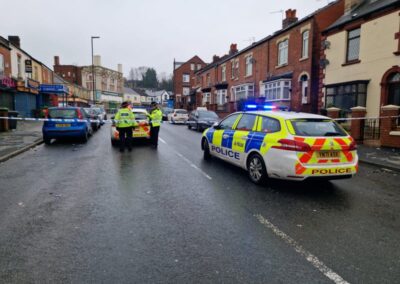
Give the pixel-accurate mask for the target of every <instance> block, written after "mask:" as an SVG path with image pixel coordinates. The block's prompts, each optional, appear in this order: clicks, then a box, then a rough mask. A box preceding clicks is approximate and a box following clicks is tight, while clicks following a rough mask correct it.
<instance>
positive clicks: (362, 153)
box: [0, 121, 400, 172]
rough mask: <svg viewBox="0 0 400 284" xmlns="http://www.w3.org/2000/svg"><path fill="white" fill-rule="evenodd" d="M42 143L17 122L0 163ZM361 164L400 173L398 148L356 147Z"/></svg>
mask: <svg viewBox="0 0 400 284" xmlns="http://www.w3.org/2000/svg"><path fill="white" fill-rule="evenodd" d="M41 143H43V140H42V122H31V121H18V124H17V129H16V130H11V131H8V132H0V162H4V161H6V160H8V159H10V158H12V157H14V156H16V155H18V154H20V153H23V152H25V151H27V150H29V149H31V148H33V147H35V146H36V145H39V144H41ZM358 156H359V160H360V162H362V163H366V164H369V165H373V166H376V167H380V168H386V169H389V170H394V171H399V172H400V148H398V149H396V148H376V147H369V146H364V145H362V144H360V145H358Z"/></svg>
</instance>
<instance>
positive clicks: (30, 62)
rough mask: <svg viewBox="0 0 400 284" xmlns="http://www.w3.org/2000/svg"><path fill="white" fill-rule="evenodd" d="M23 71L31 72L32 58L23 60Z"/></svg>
mask: <svg viewBox="0 0 400 284" xmlns="http://www.w3.org/2000/svg"><path fill="white" fill-rule="evenodd" d="M25 73H32V60H30V59H26V60H25Z"/></svg>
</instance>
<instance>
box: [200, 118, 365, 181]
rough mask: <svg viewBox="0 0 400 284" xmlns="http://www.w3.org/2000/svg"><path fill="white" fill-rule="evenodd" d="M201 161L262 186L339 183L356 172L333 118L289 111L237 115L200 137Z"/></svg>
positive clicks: (351, 147)
mask: <svg viewBox="0 0 400 284" xmlns="http://www.w3.org/2000/svg"><path fill="white" fill-rule="evenodd" d="M201 147H202V149H203V151H204V158H205V159H209V158H210V157H211V156H214V157H217V158H220V159H222V160H225V161H227V162H229V163H232V164H234V165H237V166H239V167H241V168H243V169H245V170H247V171H248V174H249V177H250V179H251V180H252V181H253V182H254V183H256V184H261V183H263V182H264V181H265V180H266V179H267V178H268V177H270V178H278V179H287V180H297V181H302V180H305V179H308V178H325V179H340V178H349V177H352V176H353V175H354V174H355V173H356V172H357V171H358V156H357V151H356V143H355V142H354V140H353V138H352V137H351V136H350V135H349V134H348V133H347V132H346V131H345V130H344V129H343V128H342V127H341V126H340V125H338V124H337V123H336V122H335V121H333V120H332V119H331V118H329V117H326V116H321V115H315V114H309V113H296V112H287V111H257V110H256V111H245V112H236V113H233V114H231V115H229V116H228V117H226V118H225V119H224V120H222V121H221V122H220V123H218V124H216V125H214V126H213V127H211V128H208V129H207V130H206V131H204V133H203V137H202V141H201Z"/></svg>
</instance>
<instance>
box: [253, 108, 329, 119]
mask: <svg viewBox="0 0 400 284" xmlns="http://www.w3.org/2000/svg"><path fill="white" fill-rule="evenodd" d="M246 113H251V114H257V115H267V114H273V115H274V116H277V117H281V118H283V119H296V118H320V119H321V118H322V119H327V118H329V117H326V116H323V115H318V114H312V113H305V112H294V111H262V110H260V111H246Z"/></svg>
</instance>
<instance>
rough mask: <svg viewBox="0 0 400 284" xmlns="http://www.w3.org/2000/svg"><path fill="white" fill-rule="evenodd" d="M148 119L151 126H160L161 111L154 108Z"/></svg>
mask: <svg viewBox="0 0 400 284" xmlns="http://www.w3.org/2000/svg"><path fill="white" fill-rule="evenodd" d="M148 117H149V118H150V122H151V126H153V127H157V126H160V125H161V121H162V111H161V110H160V109H158V108H156V109H155V110H152V111H151V112H150V114H149V115H148Z"/></svg>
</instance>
